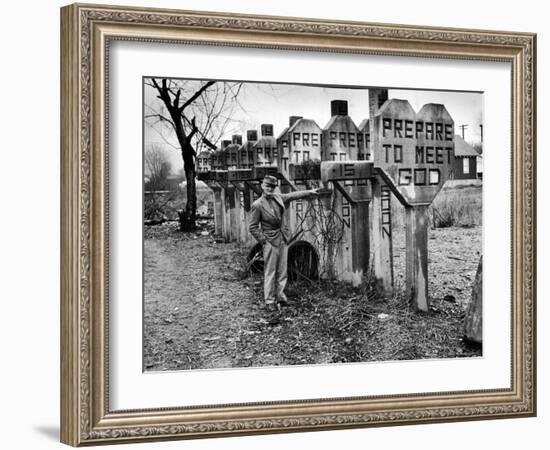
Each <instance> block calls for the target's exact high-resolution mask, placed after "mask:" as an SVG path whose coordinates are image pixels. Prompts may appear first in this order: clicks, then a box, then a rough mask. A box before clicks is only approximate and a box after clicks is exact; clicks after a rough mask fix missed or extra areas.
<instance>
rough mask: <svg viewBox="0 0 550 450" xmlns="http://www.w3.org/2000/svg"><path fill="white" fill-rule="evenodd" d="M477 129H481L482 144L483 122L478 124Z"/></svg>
mask: <svg viewBox="0 0 550 450" xmlns="http://www.w3.org/2000/svg"><path fill="white" fill-rule="evenodd" d="M479 129H480V130H481V143H482V144H483V124H482V123H480V124H479Z"/></svg>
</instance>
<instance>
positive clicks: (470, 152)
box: [454, 134, 479, 157]
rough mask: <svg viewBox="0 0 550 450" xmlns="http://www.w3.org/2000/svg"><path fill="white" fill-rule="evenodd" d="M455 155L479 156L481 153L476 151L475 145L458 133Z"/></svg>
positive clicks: (456, 135)
mask: <svg viewBox="0 0 550 450" xmlns="http://www.w3.org/2000/svg"><path fill="white" fill-rule="evenodd" d="M454 141H455V156H462V157H467V156H479V153H478V152H476V151H475V149H474V147H472V146H471V145H470V144H468V143H467V142H466V141H465V140H464V139H462V138H461V137H460V136H459V135H458V134H455V139H454Z"/></svg>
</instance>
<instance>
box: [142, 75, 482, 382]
mask: <svg viewBox="0 0 550 450" xmlns="http://www.w3.org/2000/svg"><path fill="white" fill-rule="evenodd" d="M143 121H144V122H143V130H144V131H143V370H144V371H146V372H149V371H151V372H153V371H179V370H196V369H230V368H246V367H264V366H294V365H316V364H342V363H366V362H372V361H376V362H385V361H397V360H403V361H409V360H410V361H412V360H418V359H430V358H432V359H446V358H477V357H481V356H482V354H483V352H482V348H483V346H482V344H483V342H482V336H483V329H482V279H483V271H482V259H483V247H482V237H483V202H482V197H483V93H481V92H458V91H438V90H418V89H414V88H411V87H407V88H402V87H401V88H392V87H378V86H374V87H373V86H336V85H331V86H328V85H304V84H280V83H267V82H262V83H258V82H248V81H231V80H206V79H204V80H200V79H181V78H176V77H163V76H148V77H144V78H143Z"/></svg>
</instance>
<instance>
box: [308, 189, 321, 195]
mask: <svg viewBox="0 0 550 450" xmlns="http://www.w3.org/2000/svg"><path fill="white" fill-rule="evenodd" d="M309 195H312V196H318V195H319V188H315V189H310V191H309Z"/></svg>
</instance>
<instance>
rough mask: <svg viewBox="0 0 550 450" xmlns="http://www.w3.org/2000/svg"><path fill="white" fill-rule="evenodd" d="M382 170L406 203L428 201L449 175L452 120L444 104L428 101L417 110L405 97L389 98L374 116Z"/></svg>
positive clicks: (377, 160) (376, 157)
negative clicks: (402, 98) (416, 111)
mask: <svg viewBox="0 0 550 450" xmlns="http://www.w3.org/2000/svg"><path fill="white" fill-rule="evenodd" d="M374 127H376V132H377V133H378V138H379V147H378V148H379V151H377V152H375V153H374V165H375V167H377V168H379V169H381V170H383V171H384V172H385V174H386V175H387V176H388V177H389V180H390V182H391V183H392V184H393V185H394V186H395V188H396V189H397V190H398V191H399V192H400V193H401V195H402V198H403V200H404V201H405V203H406V204H407V205H408V206H414V205H426V204H430V203H431V202H432V201H433V199H434V198H435V196H436V195H437V193H438V192H439V191H440V190H441V188H442V187H443V185H444V184H445V182H446V181H447V179H449V177H450V176H451V170H452V163H453V159H454V143H453V138H454V121H453V119H452V118H451V116H450V115H449V113H448V112H447V110H446V109H445V106H443V105H440V104H436V103H428V104H426V105H424V106H423V107H422V108H421V110H420V111H419V112H418V113H415V111H414V109H413V108H412V106H411V105H410V103H409V102H408V101H407V100H399V99H391V100H388V101H386V102H385V103H384V105H383V106H382V107H381V108H380V110H379V111H378V114H377V115H376V116H375V118H374Z"/></svg>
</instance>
